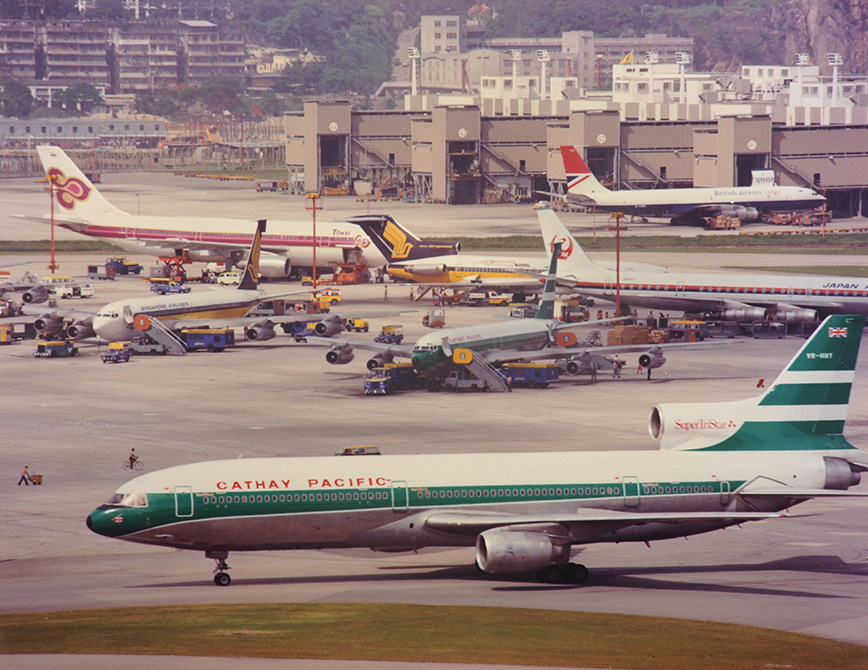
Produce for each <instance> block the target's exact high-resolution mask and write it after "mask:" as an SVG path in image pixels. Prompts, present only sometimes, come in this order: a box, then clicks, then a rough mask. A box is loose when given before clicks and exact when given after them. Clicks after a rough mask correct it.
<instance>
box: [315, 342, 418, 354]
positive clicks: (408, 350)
mask: <svg viewBox="0 0 868 670" xmlns="http://www.w3.org/2000/svg"><path fill="white" fill-rule="evenodd" d="M305 339H306V340H307V341H308V342H309V343H311V344H318V345H325V346H328V347H334V346H343V347H346V346H348V347H350V348H352V349H363V350H365V351H377V352H380V353H389V354H391V355H392V356H397V357H398V358H412V357H413V345H412V344H386V343H381V342H374V341H372V340H348V339H345V338H343V337H307V338H305Z"/></svg>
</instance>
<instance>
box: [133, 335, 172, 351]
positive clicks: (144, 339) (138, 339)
mask: <svg viewBox="0 0 868 670" xmlns="http://www.w3.org/2000/svg"><path fill="white" fill-rule="evenodd" d="M130 349H131V350H132V352H133V353H134V354H160V355H163V354H165V353H166V347H165V345H162V344H160V343H159V342H157V341H156V340H155V339H153V338H152V337H149V336H148V335H147V334H145V333H142V334H140V335H136V336H135V337H133V339H132V340H131V341H130Z"/></svg>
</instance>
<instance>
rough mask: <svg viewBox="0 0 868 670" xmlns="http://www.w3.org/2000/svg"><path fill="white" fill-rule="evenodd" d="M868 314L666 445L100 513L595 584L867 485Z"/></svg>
mask: <svg viewBox="0 0 868 670" xmlns="http://www.w3.org/2000/svg"><path fill="white" fill-rule="evenodd" d="M864 325H865V319H864V317H861V316H844V315H836V316H832V317H829V318H828V319H827V320H826V321H825V322H823V324H821V325H820V327H819V328H818V329H817V330H816V331H815V333H814V335H813V336H812V337H811V338H810V339H809V340H808V341H807V342H806V343H805V344H804V346H803V347H802V349H801V350H800V351H799V352H798V353H797V354H796V356H795V357H794V358H793V359H792V360H791V361H790V363H789V364H788V365H787V367H786V368H785V369H784V371H783V372H782V373H781V374H780V376H779V377H778V378H777V379H776V380H775V382H774V384H773V385H772V386H771V387H770V388H769V390H768V391H767V392H766V393H764V394H763V395H761V396H758V397H755V398H750V399H747V400H741V401H734V402H718V403H686V404H665V405H658V406H656V407H654V408H653V409H652V410H651V418H650V424H649V428H650V431H651V434H652V436H653V437H654V438H656V439H657V440H658V441H659V443H660V451H617V450H608V451H598V452H587V451H585V452H550V453H546V452H541V451H534V452H532V453H525V454H521V453H476V454H474V453H468V454H449V455H446V454H443V455H404V456H374V457H371V458H339V457H334V456H332V457H324V458H317V457H313V458H252V459H244V460H237V459H235V460H226V461H211V462H205V463H194V464H190V465H180V466H177V467H173V468H169V469H166V470H160V471H157V472H153V473H149V474H148V475H147V476H144V477H139V478H136V479H134V480H132V481H130V482H128V483H126V484H124V485H123V486H121V487H120V489H118V490H117V492H116V493H115V494H114V495H113V496H111V498H110V500H109V501H108V502H107V503H105V504H103V505H100V506H99V507H98V508H96V509H95V510H93V512H91V513H90V515H89V516H88V517H87V526H88V528H90V529H91V530H92V531H93V532H95V533H99V534H100V535H105V536H106V537H112V538H118V539H122V540H126V541H129V542H140V543H143V544H151V545H159V546H164V547H173V548H177V549H190V550H194V551H201V552H204V553H205V555H206V557H208V558H212V559H214V560H216V562H217V567H216V570H215V576H214V581H215V583H216V584H218V585H221V586H226V585H228V584H229V582H230V578H229V575H228V573H227V572H226V570H227V569H228V565H227V564H226V559H227V557H228V554H229V553H230V552H233V551H239V552H240V551H262V550H276V549H324V548H337V547H369V548H371V549H375V550H382V551H400V550H413V549H417V548H421V547H433V546H475V547H476V564H477V565H478V566H479V568H481V569H482V570H483V571H485V572H487V573H493V574H499V573H521V572H527V571H537V573H538V576H539V577H540V578H541V579H543V580H544V581H546V582H559V581H570V582H578V583H581V582H583V581H585V579H586V577H587V575H588V571H587V569H586V568H585V567H584V566H582V565H580V564H577V563H571V562H570V558H571V554H572V553H573V552H575V551H577V550H580V549H581V548H582V547H583V546H584V545H587V544H592V543H598V542H616V543H617V542H650V541H652V540H663V539H667V538H673V537H684V536H687V535H695V534H698V533H704V532H707V531H711V530H716V529H719V528H726V527H727V526H733V525H736V524H740V523H744V522H746V521H754V520H760V519H775V518H785V517H787V516H789V512H787V511H783V510H787V509H788V508H790V507H792V506H793V505H795V504H797V503H801V502H804V501H806V500H810V499H811V498H818V497H820V498H825V497H830V496H845V497H846V496H865V495H868V493H866V492H864V491H850V490H849V489H850V488H851V487H853V486H856V485H857V484H859V482H860V473H862V472H864V471H866V470H868V466H866V464H868V453H866V452H863V451H860V450H857V449H856V448H855V447H854V446H853V445H852V444H850V443H849V442H848V441H847V440H846V438H845V437H844V435H843V432H844V421H845V418H846V414H847V406H848V403H849V400H850V390H851V386H852V383H853V378H854V370H855V366H856V358H857V354H858V351H859V343H860V340H861V337H862V330H863V327H864Z"/></svg>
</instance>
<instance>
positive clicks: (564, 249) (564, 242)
mask: <svg viewBox="0 0 868 670" xmlns="http://www.w3.org/2000/svg"><path fill="white" fill-rule="evenodd" d="M556 244H560V245H561V253H560V254H558V260H559V261H565V260H567V259H568V258H569V257H570V256H572V255H573V240H572V239H571V238H569V237H553V238H552V241H551V243H550V244H549V251H550V253H554V252H555V245H556Z"/></svg>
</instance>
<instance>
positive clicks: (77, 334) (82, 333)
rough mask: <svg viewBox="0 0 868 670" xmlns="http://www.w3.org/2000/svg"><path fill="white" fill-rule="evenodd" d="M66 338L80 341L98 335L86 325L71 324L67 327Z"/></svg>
mask: <svg viewBox="0 0 868 670" xmlns="http://www.w3.org/2000/svg"><path fill="white" fill-rule="evenodd" d="M65 332H66V336H67V337H68V338H70V339H71V340H80V339H83V338H85V337H94V336H95V335H96V333H95V332H93V328H91V327H90V326H89V325H88V324H86V323H71V324H69V325H68V326H67V327H66V330H65Z"/></svg>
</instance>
